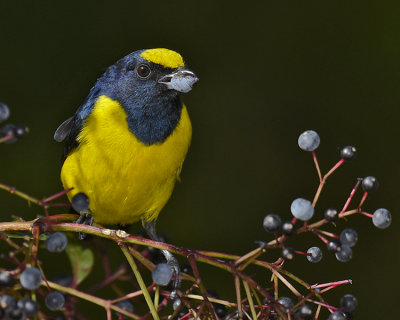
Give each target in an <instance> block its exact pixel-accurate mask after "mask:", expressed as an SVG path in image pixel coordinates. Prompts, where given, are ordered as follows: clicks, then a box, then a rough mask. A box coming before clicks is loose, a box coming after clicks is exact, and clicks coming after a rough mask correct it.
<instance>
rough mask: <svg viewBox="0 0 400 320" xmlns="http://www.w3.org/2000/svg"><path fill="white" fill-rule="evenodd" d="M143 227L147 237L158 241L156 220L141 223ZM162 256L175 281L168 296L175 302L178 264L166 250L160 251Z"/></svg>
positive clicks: (178, 273)
mask: <svg viewBox="0 0 400 320" xmlns="http://www.w3.org/2000/svg"><path fill="white" fill-rule="evenodd" d="M143 226H144V228H145V230H146V232H147V234H148V235H149V237H150V238H151V239H152V240H154V241H160V240H161V239H160V237H159V236H158V235H157V232H156V220H152V221H150V222H147V221H143ZM161 252H162V254H163V255H164V257H165V259H166V260H167V263H168V264H169V266H170V267H171V268H172V270H173V272H174V275H175V279H174V281H173V283H172V291H171V295H170V299H171V300H175V299H176V298H177V290H178V289H179V288H180V286H181V279H180V274H181V270H180V268H179V263H178V260H176V258H175V257H174V255H173V254H172V253H171V252H169V251H168V250H161Z"/></svg>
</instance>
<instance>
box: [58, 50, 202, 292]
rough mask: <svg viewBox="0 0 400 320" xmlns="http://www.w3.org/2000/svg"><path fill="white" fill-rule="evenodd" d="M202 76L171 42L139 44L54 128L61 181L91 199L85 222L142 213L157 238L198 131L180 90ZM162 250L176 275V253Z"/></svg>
mask: <svg viewBox="0 0 400 320" xmlns="http://www.w3.org/2000/svg"><path fill="white" fill-rule="evenodd" d="M197 81H198V78H197V76H196V75H195V74H194V73H193V72H192V71H190V70H189V69H188V68H186V67H185V64H184V61H183V59H182V57H181V55H179V54H178V53H176V52H174V51H172V50H168V49H147V50H139V51H135V52H133V53H131V54H129V55H127V56H125V57H124V58H122V59H120V60H119V61H117V62H116V63H115V64H113V65H112V66H111V67H109V68H108V69H107V70H106V72H105V73H104V74H103V75H102V76H101V77H100V78H99V79H98V80H97V82H96V83H95V85H94V86H93V88H92V89H91V90H90V93H89V96H88V97H87V98H86V100H85V101H84V103H83V104H82V105H81V106H80V107H79V108H78V110H77V111H76V113H75V115H74V116H72V117H71V118H69V119H67V120H66V121H64V122H63V123H62V124H61V125H60V126H59V127H58V129H57V130H56V132H55V134H54V139H55V140H56V141H58V142H61V141H65V147H64V163H63V166H62V170H61V181H62V183H63V186H64V188H65V189H70V188H72V190H71V191H70V192H69V193H68V197H69V199H70V200H71V199H72V198H73V197H74V196H75V195H76V194H78V193H84V194H86V195H87V196H88V197H89V200H90V201H89V203H90V204H89V210H88V211H87V212H80V213H81V218H79V219H78V220H79V222H81V223H86V224H91V223H93V220H94V221H96V222H97V223H100V224H121V225H126V224H131V223H134V222H136V221H140V220H141V221H142V223H143V225H144V227H145V229H146V231H147V233H148V234H149V236H150V237H151V238H152V239H154V240H159V238H158V236H157V233H156V229H155V221H156V219H157V217H158V215H159V213H160V211H161V209H162V208H163V207H164V206H165V204H166V203H167V201H168V199H169V198H170V196H171V194H172V191H173V188H174V185H175V182H176V181H177V180H179V174H180V172H181V168H182V164H183V161H184V159H185V157H186V153H187V151H188V148H189V145H190V140H191V136H192V126H191V122H190V119H189V115H188V112H187V109H186V106H185V105H184V104H183V103H182V101H181V99H180V94H181V93H183V92H188V91H190V90H191V89H192V86H193V85H194V84H195V83H196V82H197ZM163 253H164V255H165V257H166V259H167V262H168V263H169V264H170V265H171V267H172V268H173V269H174V272H175V273H176V274H177V275H178V274H179V266H178V263H177V261H176V259H175V258H174V257H173V256H172V254H171V253H169V252H168V251H163ZM177 278H178V277H177ZM177 286H179V281H176V282H175V287H177ZM175 289H176V288H175Z"/></svg>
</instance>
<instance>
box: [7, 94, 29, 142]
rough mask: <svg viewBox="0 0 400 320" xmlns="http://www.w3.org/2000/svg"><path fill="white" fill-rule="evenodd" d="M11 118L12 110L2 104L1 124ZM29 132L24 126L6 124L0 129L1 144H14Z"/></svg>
mask: <svg viewBox="0 0 400 320" xmlns="http://www.w3.org/2000/svg"><path fill="white" fill-rule="evenodd" d="M9 117H10V109H9V108H8V106H7V105H6V104H5V103H3V102H0V123H1V122H3V121H5V120H7V119H8V118H9ZM28 132H29V128H28V127H27V126H25V125H23V124H11V123H9V124H6V125H5V126H3V127H2V128H0V143H1V142H4V143H13V142H15V141H17V140H18V139H20V138H22V137H23V136H25V135H26V134H27V133H28Z"/></svg>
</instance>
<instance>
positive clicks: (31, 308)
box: [17, 299, 39, 317]
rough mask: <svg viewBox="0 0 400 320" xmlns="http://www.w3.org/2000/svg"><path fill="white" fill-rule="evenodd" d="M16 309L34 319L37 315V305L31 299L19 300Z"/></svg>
mask: <svg viewBox="0 0 400 320" xmlns="http://www.w3.org/2000/svg"><path fill="white" fill-rule="evenodd" d="M17 306H18V308H20V309H21V310H22V311H23V313H24V314H25V315H26V316H28V317H34V316H35V315H36V314H37V313H38V309H39V308H38V304H37V302H36V301H33V300H31V299H20V300H18V302H17Z"/></svg>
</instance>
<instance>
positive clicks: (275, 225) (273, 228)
mask: <svg viewBox="0 0 400 320" xmlns="http://www.w3.org/2000/svg"><path fill="white" fill-rule="evenodd" d="M281 224H282V220H281V218H280V217H279V216H278V215H276V214H269V215H267V216H266V217H265V218H264V223H263V226H264V229H265V231H267V232H277V231H278V230H279V228H280V227H281Z"/></svg>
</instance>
